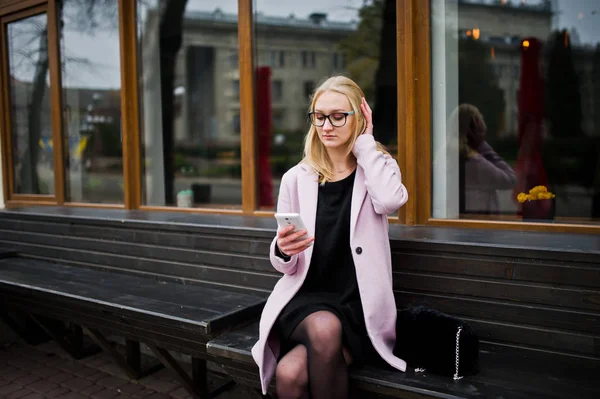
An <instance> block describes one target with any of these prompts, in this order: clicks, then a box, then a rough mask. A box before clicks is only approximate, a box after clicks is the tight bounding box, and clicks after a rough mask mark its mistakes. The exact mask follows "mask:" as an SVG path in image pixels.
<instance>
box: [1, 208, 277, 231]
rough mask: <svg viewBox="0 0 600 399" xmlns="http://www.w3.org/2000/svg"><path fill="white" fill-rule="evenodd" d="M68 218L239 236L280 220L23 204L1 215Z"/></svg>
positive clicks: (270, 228)
mask: <svg viewBox="0 0 600 399" xmlns="http://www.w3.org/2000/svg"><path fill="white" fill-rule="evenodd" d="M4 218H7V219H22V220H47V221H51V222H54V221H57V220H66V221H68V222H71V223H81V224H94V225H98V226H112V227H118V226H121V227H122V226H123V225H125V224H127V225H130V226H133V227H136V228H139V229H147V230H162V231H177V232H190V233H199V234H213V233H216V234H223V235H231V236H239V237H262V238H273V237H274V234H275V230H276V228H277V224H276V222H275V219H274V218H261V217H259V218H257V217H252V216H235V215H217V214H197V213H185V214H182V213H180V212H147V211H129V210H122V209H100V208H93V209H90V208H83V207H77V208H76V207H52V206H48V207H43V208H42V207H21V208H14V209H4V210H1V211H0V220H1V219H4Z"/></svg>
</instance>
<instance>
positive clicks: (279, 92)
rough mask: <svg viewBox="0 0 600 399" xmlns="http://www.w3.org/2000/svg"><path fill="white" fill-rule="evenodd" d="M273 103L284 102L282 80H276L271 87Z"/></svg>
mask: <svg viewBox="0 0 600 399" xmlns="http://www.w3.org/2000/svg"><path fill="white" fill-rule="evenodd" d="M271 91H272V97H273V101H281V100H283V82H282V81H281V80H274V81H273V84H272V85H271Z"/></svg>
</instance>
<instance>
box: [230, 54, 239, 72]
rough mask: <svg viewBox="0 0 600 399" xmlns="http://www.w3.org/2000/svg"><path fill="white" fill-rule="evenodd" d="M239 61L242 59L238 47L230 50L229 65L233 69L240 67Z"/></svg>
mask: <svg viewBox="0 0 600 399" xmlns="http://www.w3.org/2000/svg"><path fill="white" fill-rule="evenodd" d="M239 62H240V60H239V57H238V50H237V49H232V50H229V67H230V68H231V69H238V67H239Z"/></svg>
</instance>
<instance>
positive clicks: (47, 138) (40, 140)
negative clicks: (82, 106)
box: [6, 12, 55, 195]
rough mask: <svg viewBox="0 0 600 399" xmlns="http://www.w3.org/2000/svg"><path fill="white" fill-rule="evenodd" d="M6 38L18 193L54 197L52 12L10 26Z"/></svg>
mask: <svg viewBox="0 0 600 399" xmlns="http://www.w3.org/2000/svg"><path fill="white" fill-rule="evenodd" d="M6 38H7V50H8V71H9V76H10V79H9V80H8V85H9V93H10V97H9V101H8V102H9V104H10V119H9V121H10V125H9V128H10V144H11V147H10V148H11V152H10V154H11V156H12V159H11V161H12V162H11V163H12V165H11V166H12V173H13V175H12V182H13V193H14V194H46V195H48V194H54V178H55V176H54V167H53V166H54V151H53V145H52V144H53V143H52V130H51V126H52V124H51V121H50V94H49V91H50V87H49V86H50V85H49V80H50V76H49V69H48V19H47V16H46V13H45V12H44V13H41V14H38V15H33V16H30V17H27V18H24V19H21V20H18V21H14V22H10V23H8V24H7V25H6ZM9 171H10V169H9Z"/></svg>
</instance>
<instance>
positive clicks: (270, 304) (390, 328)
mask: <svg viewBox="0 0 600 399" xmlns="http://www.w3.org/2000/svg"><path fill="white" fill-rule="evenodd" d="M353 152H354V155H355V156H356V158H357V161H358V167H357V169H356V177H355V181H354V188H353V191H352V205H351V211H350V247H351V248H352V255H353V258H354V264H355V267H356V278H357V280H358V289H359V292H360V297H361V301H362V305H363V311H364V315H365V323H366V327H367V332H368V334H369V337H370V338H371V342H372V343H373V346H374V348H375V349H376V350H377V352H378V353H379V355H380V356H381V357H382V358H383V359H384V360H385V361H386V362H387V363H389V364H390V365H391V366H392V367H395V368H396V369H398V370H401V371H405V370H406V362H404V361H403V360H402V359H399V358H397V357H396V356H394V355H393V353H392V351H393V348H394V344H395V341H396V303H395V300H394V294H393V291H392V261H391V253H390V241H389V237H388V220H387V215H388V214H390V213H393V212H395V211H396V210H397V209H398V208H400V207H401V206H402V205H403V204H404V203H405V202H406V201H407V199H408V193H407V192H406V188H405V187H404V185H403V184H402V178H401V175H400V168H399V167H398V164H397V163H396V161H395V160H394V159H393V158H392V157H391V156H389V155H384V154H383V153H382V152H380V151H377V149H376V143H375V139H374V138H373V136H372V135H365V134H363V135H361V136H360V137H359V138H358V139H357V140H356V143H355V145H354V149H353ZM317 195H318V182H317V175H316V173H315V172H314V171H313V170H312V168H310V167H309V166H307V165H306V164H300V165H297V166H295V167H293V168H291V169H290V170H289V171H288V172H287V173H286V174H285V175H284V176H283V178H282V181H281V187H280V190H279V201H278V204H277V211H278V212H297V213H299V214H300V216H301V217H302V220H303V221H304V223H305V225H306V228H307V229H308V232H309V234H311V235H313V234H314V232H315V219H316V214H317ZM276 241H277V238H275V239H274V240H273V242H272V244H271V250H270V258H271V263H272V264H273V267H274V268H275V269H277V270H278V271H280V272H281V273H283V276H282V277H281V279H279V281H278V282H277V284H276V285H275V288H274V289H273V292H272V293H271V295H270V296H269V298H268V300H267V303H266V305H265V307H264V309H263V312H262V316H261V319H260V327H259V340H258V342H257V343H256V344H255V345H254V347H253V348H252V357H253V358H254V361H255V362H256V364H257V365H258V367H259V372H260V379H261V384H262V391H263V394H266V393H267V387H268V386H269V382H270V381H271V378H273V375H274V374H275V368H276V366H277V358H278V357H279V341H278V337H277V335H276V334H274V333H271V330H272V327H273V325H274V323H275V321H276V320H277V317H278V316H279V313H280V312H281V311H282V310H283V308H284V307H285V306H286V305H287V303H288V302H289V301H290V300H291V299H292V298H293V297H294V295H296V292H298V290H299V289H300V287H301V286H302V284H303V282H304V279H305V278H306V274H307V272H308V266H309V265H310V259H311V256H312V247H309V248H308V249H306V250H305V251H304V252H302V253H300V254H298V255H294V256H292V257H291V259H290V260H289V261H288V262H284V261H283V259H281V258H279V257H277V256H275V244H276Z"/></svg>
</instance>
